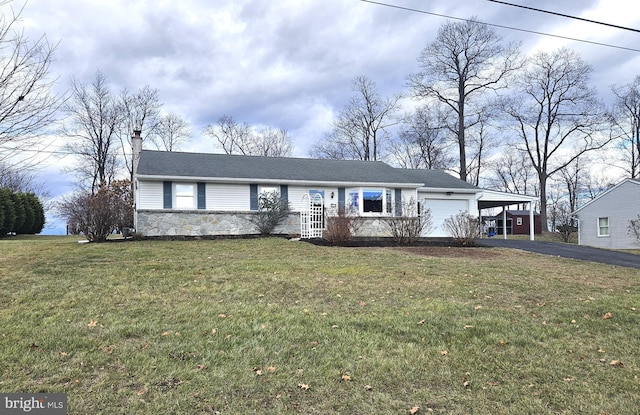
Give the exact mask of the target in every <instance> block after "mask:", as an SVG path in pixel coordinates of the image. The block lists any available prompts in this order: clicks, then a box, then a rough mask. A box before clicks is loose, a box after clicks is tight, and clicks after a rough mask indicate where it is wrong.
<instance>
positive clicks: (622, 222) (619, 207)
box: [574, 179, 640, 249]
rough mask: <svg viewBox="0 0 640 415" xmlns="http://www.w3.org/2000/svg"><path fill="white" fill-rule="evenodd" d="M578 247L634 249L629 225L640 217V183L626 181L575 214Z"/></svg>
mask: <svg viewBox="0 0 640 415" xmlns="http://www.w3.org/2000/svg"><path fill="white" fill-rule="evenodd" d="M574 214H575V215H576V216H577V217H578V220H579V223H578V243H579V244H580V245H589V246H595V247H599V248H610V249H633V248H638V247H639V245H638V244H637V241H636V239H635V238H634V237H632V236H631V234H630V233H629V223H630V222H629V221H630V220H631V219H637V218H638V214H640V180H634V179H625V180H623V181H622V182H620V183H618V184H617V185H616V186H614V187H612V188H611V189H609V190H607V191H606V192H605V193H603V194H601V195H600V196H598V197H597V198H595V199H593V200H591V201H589V203H587V204H585V205H584V206H582V207H581V208H580V209H578V210H576V211H575V212H574Z"/></svg>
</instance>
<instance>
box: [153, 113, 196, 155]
mask: <svg viewBox="0 0 640 415" xmlns="http://www.w3.org/2000/svg"><path fill="white" fill-rule="evenodd" d="M191 135H192V132H191V126H190V125H189V123H188V122H186V121H185V120H183V119H182V118H181V117H180V116H179V115H178V114H176V113H173V112H172V113H169V114H166V115H163V116H161V117H160V122H159V123H158V127H157V128H156V132H155V134H154V135H153V136H152V140H153V142H154V143H155V145H156V147H157V148H158V149H159V150H164V151H174V150H177V149H178V147H179V146H180V145H181V144H182V143H185V142H186V141H188V140H189V139H190V138H191Z"/></svg>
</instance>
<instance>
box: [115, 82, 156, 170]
mask: <svg viewBox="0 0 640 415" xmlns="http://www.w3.org/2000/svg"><path fill="white" fill-rule="evenodd" d="M119 106H120V111H122V116H121V119H122V124H121V125H120V127H119V128H118V130H117V134H118V138H119V139H120V148H121V150H122V156H123V159H124V162H125V163H124V164H125V165H126V166H127V170H128V171H129V178H130V179H131V181H133V159H132V156H131V135H132V133H133V131H135V130H138V131H140V132H141V136H142V138H143V139H146V138H150V139H151V141H153V139H154V137H155V135H156V132H157V128H158V124H159V123H160V107H161V106H162V104H161V103H160V98H159V91H158V90H157V89H155V88H151V87H150V86H149V85H145V86H144V87H143V88H142V89H140V90H138V91H135V92H131V91H129V90H127V89H126V88H125V89H123V90H122V91H120V96H119Z"/></svg>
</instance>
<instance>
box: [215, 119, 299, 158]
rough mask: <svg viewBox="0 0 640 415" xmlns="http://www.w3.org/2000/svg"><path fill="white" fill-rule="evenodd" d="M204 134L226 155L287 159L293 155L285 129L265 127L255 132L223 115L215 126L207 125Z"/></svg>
mask: <svg viewBox="0 0 640 415" xmlns="http://www.w3.org/2000/svg"><path fill="white" fill-rule="evenodd" d="M204 133H205V134H206V135H208V136H209V137H211V138H213V139H215V140H216V141H217V142H218V144H219V146H220V147H221V148H222V150H223V151H224V152H225V153H226V154H242V155H245V156H266V157H287V156H290V155H291V154H292V153H293V143H292V142H291V138H290V137H289V133H288V132H287V130H286V129H283V128H281V129H275V128H273V127H265V128H262V129H261V130H260V131H258V132H256V131H255V130H254V128H252V127H251V126H250V125H249V124H247V123H246V122H245V123H238V122H237V121H236V120H234V119H233V117H231V116H228V115H223V116H222V117H220V119H219V120H218V123H217V125H215V126H214V125H211V124H209V125H207V126H206V127H205V129H204Z"/></svg>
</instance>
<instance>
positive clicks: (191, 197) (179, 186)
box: [173, 183, 198, 210]
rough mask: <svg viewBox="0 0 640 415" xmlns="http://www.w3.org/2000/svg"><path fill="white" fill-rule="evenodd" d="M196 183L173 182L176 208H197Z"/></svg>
mask: <svg viewBox="0 0 640 415" xmlns="http://www.w3.org/2000/svg"><path fill="white" fill-rule="evenodd" d="M197 189H198V188H197V186H196V184H195V183H174V184H173V194H174V196H173V206H174V209H178V210H180V209H183V210H191V209H195V208H196V199H197V198H196V192H197Z"/></svg>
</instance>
